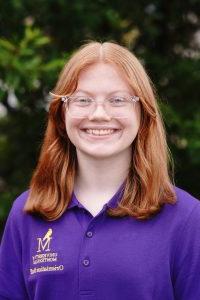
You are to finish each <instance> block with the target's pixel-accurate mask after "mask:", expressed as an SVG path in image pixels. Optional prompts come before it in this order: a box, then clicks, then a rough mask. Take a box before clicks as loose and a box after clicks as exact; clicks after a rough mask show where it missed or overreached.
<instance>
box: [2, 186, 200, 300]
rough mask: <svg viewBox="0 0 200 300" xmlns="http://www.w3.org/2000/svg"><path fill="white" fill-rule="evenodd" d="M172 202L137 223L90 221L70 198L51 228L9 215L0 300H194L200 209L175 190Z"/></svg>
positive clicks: (198, 295)
mask: <svg viewBox="0 0 200 300" xmlns="http://www.w3.org/2000/svg"><path fill="white" fill-rule="evenodd" d="M175 191H176V194H177V197H178V202H177V204H175V205H170V204H165V205H164V207H163V209H162V210H161V212H160V213H159V214H157V215H156V216H154V217H153V218H151V219H149V220H145V221H139V220H136V219H134V218H133V217H129V216H125V217H122V218H115V217H109V216H107V215H106V209H107V206H111V207H114V206H115V205H117V202H118V201H120V198H121V196H122V193H123V191H122V188H121V187H120V188H119V190H118V191H117V192H116V194H115V195H114V196H113V197H112V198H111V199H110V200H109V201H108V202H107V204H105V205H104V206H103V208H102V210H101V211H100V212H99V213H98V214H97V215H96V216H95V217H93V216H92V215H91V214H90V213H89V212H88V211H87V210H86V209H85V208H84V206H82V205H81V204H80V203H79V201H78V200H77V199H76V197H75V195H73V196H72V199H71V203H70V205H69V207H68V209H67V210H66V211H65V213H64V214H63V215H62V216H61V217H60V218H59V219H58V220H56V221H51V222H49V221H44V220H42V219H41V218H39V217H38V216H32V215H28V214H25V213H23V212H22V208H23V206H24V204H25V201H26V199H27V195H28V191H26V192H24V193H22V194H21V195H20V196H19V197H18V198H17V199H16V200H15V201H14V204H13V207H12V209H11V211H10V214H9V217H8V220H7V223H6V227H5V230H4V235H3V239H2V243H1V247H0V299H1V300H2V299H4V300H5V299H7V300H8V299H12V300H23V299H35V300H46V299H48V300H57V299H59V300H111V299H112V300H124V299H125V300H172V299H176V300H198V299H200V202H199V201H198V200H197V199H195V198H194V197H192V196H191V195H190V194H188V193H187V192H185V191H183V190H181V189H179V188H177V187H175Z"/></svg>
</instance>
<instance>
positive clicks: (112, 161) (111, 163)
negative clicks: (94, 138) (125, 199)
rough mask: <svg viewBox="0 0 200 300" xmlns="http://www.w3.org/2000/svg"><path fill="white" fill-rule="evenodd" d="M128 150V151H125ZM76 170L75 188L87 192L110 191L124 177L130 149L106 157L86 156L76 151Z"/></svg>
mask: <svg viewBox="0 0 200 300" xmlns="http://www.w3.org/2000/svg"><path fill="white" fill-rule="evenodd" d="M127 152H128V153H127ZM77 159H78V172H77V176H76V178H75V187H74V188H75V190H78V191H83V192H84V191H85V192H86V191H88V193H92V194H93V193H94V194H95V193H106V192H108V193H112V192H115V191H116V190H117V189H118V187H119V186H120V185H121V184H122V183H123V181H124V180H125V179H126V177H127V175H128V171H129V167H130V161H131V150H130V149H128V150H127V151H126V153H123V155H122V153H121V154H118V155H116V156H112V157H107V158H99V159H98V158H96V157H91V156H87V155H85V154H84V153H82V152H81V153H80V152H78V151H77Z"/></svg>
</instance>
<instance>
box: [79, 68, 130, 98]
mask: <svg viewBox="0 0 200 300" xmlns="http://www.w3.org/2000/svg"><path fill="white" fill-rule="evenodd" d="M77 90H86V91H89V92H91V93H92V92H94V93H111V92H115V91H116V90H121V91H125V92H128V93H131V92H132V88H131V87H130V85H129V83H128V81H127V80H126V78H125V76H124V74H122V72H121V71H120V69H118V68H117V67H116V66H114V65H113V64H109V63H96V64H93V65H91V66H89V67H87V68H86V69H84V70H82V71H81V72H80V74H79V77H78V82H77Z"/></svg>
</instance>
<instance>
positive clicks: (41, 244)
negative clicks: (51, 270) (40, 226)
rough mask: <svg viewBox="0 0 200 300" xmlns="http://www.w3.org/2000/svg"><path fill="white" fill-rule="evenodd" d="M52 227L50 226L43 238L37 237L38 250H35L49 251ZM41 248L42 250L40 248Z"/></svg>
mask: <svg viewBox="0 0 200 300" xmlns="http://www.w3.org/2000/svg"><path fill="white" fill-rule="evenodd" d="M52 232H53V231H52V229H51V228H50V229H49V230H48V231H47V233H46V235H45V236H44V237H43V238H37V240H38V250H37V252H41V251H42V250H43V251H50V249H49V247H50V242H51V239H52V237H51V236H52ZM41 249H42V250H41Z"/></svg>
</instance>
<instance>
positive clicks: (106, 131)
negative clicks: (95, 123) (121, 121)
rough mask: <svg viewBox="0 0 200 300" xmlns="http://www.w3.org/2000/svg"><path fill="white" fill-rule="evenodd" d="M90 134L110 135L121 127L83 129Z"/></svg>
mask: <svg viewBox="0 0 200 300" xmlns="http://www.w3.org/2000/svg"><path fill="white" fill-rule="evenodd" d="M82 131H84V132H85V133H86V134H88V135H90V136H109V135H113V134H115V133H117V132H119V131H120V130H119V129H83V130H82Z"/></svg>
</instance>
